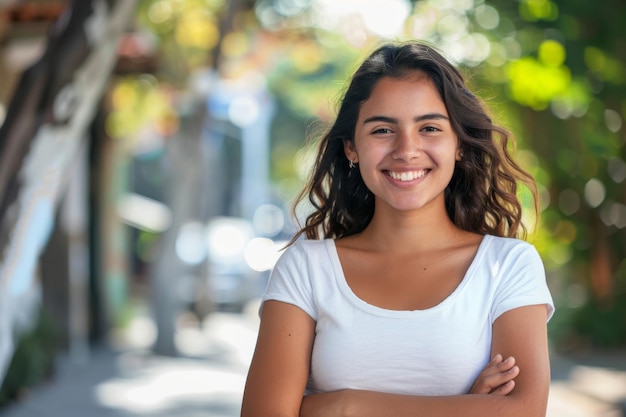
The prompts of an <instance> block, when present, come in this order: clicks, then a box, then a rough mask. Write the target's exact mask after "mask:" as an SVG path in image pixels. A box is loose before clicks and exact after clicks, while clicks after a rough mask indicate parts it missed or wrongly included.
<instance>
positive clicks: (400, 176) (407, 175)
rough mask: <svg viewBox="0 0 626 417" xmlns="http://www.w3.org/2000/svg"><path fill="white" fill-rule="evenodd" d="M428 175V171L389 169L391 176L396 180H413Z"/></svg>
mask: <svg viewBox="0 0 626 417" xmlns="http://www.w3.org/2000/svg"><path fill="white" fill-rule="evenodd" d="M424 175H426V171H425V170H422V171H409V172H406V171H404V172H393V171H389V176H390V177H391V178H393V179H394V180H400V181H413V180H414V179H417V178H421V177H423V176H424Z"/></svg>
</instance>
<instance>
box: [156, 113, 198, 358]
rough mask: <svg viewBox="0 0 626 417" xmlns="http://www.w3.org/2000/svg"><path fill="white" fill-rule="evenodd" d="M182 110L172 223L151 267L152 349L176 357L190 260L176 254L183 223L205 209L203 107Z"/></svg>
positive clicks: (175, 141) (173, 160)
mask: <svg viewBox="0 0 626 417" xmlns="http://www.w3.org/2000/svg"><path fill="white" fill-rule="evenodd" d="M187 104H188V106H189V107H187V108H186V109H182V114H181V128H180V130H179V132H178V133H177V134H176V135H175V136H173V137H172V138H170V139H169V140H168V142H167V143H166V152H167V154H166V160H167V163H168V175H167V183H166V188H167V191H166V197H165V198H166V204H167V205H168V206H169V207H170V210H171V213H172V223H171V226H170V227H169V228H168V229H167V230H166V231H165V232H164V233H163V235H162V237H161V241H160V248H159V255H158V256H157V259H156V261H155V262H154V263H153V264H152V265H151V267H150V297H151V306H152V314H153V318H154V321H155V325H156V330H157V338H156V341H155V343H154V346H153V351H154V352H155V353H156V354H159V355H165V356H176V355H178V348H177V347H176V321H177V319H178V315H179V314H180V312H181V311H182V307H183V305H182V297H181V294H180V289H181V279H182V278H184V276H185V275H186V274H187V273H188V271H187V269H188V267H189V266H188V265H185V264H184V262H183V260H182V259H181V258H180V256H179V255H178V253H177V243H178V239H179V238H180V237H181V236H180V232H181V229H182V227H183V226H184V225H185V224H187V223H189V222H197V221H198V219H199V218H200V216H201V211H202V193H203V190H202V185H203V181H202V174H203V172H204V168H203V163H204V159H203V154H202V145H201V141H202V128H203V123H204V121H203V118H204V106H202V105H200V104H199V103H195V102H190V103H187Z"/></svg>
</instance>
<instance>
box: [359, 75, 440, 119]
mask: <svg viewBox="0 0 626 417" xmlns="http://www.w3.org/2000/svg"><path fill="white" fill-rule="evenodd" d="M432 111H437V112H440V113H443V114H447V109H446V106H445V104H444V102H443V100H442V99H441V96H440V94H439V91H438V90H437V87H436V86H435V84H434V82H433V81H432V80H431V79H430V77H429V76H428V75H426V74H424V73H422V72H413V73H411V74H409V75H407V76H404V77H402V78H393V77H382V78H381V79H380V80H378V82H377V83H376V85H375V86H374V88H373V89H372V92H371V94H370V96H369V98H368V99H367V100H365V101H363V103H362V104H361V109H360V112H359V113H360V115H363V114H364V113H370V112H382V113H392V112H401V113H407V112H408V113H422V112H432ZM414 115H415V114H412V115H411V116H414Z"/></svg>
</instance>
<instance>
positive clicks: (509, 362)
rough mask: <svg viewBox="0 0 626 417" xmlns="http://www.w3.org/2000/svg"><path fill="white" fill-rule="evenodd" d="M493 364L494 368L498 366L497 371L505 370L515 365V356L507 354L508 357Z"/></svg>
mask: <svg viewBox="0 0 626 417" xmlns="http://www.w3.org/2000/svg"><path fill="white" fill-rule="evenodd" d="M495 366H496V368H498V371H499V372H504V371H507V370H509V369H511V368H513V366H515V358H514V357H513V356H509V357H508V358H506V359H505V360H503V361H502V362H500V363H498V364H496V365H495Z"/></svg>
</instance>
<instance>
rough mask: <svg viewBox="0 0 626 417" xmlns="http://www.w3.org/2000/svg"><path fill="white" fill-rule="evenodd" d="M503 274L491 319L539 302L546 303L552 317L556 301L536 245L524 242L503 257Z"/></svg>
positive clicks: (549, 316)
mask: <svg viewBox="0 0 626 417" xmlns="http://www.w3.org/2000/svg"><path fill="white" fill-rule="evenodd" d="M500 274H501V276H500V282H499V284H498V287H497V289H496V293H495V298H494V302H493V304H492V311H491V314H492V321H495V320H496V319H497V318H498V317H500V316H501V315H502V314H503V313H506V312H507V311H509V310H512V309H514V308H518V307H523V306H529V305H539V304H545V306H546V309H547V314H548V320H550V318H551V317H552V315H553V314H554V303H553V301H552V296H551V295H550V291H549V289H548V285H547V283H546V273H545V269H544V267H543V262H542V260H541V257H540V256H539V254H538V253H537V250H536V249H535V247H534V246H532V245H530V244H528V243H525V242H523V243H520V245H518V246H517V247H515V248H513V249H512V250H511V251H510V253H509V254H508V256H507V257H506V258H505V259H504V260H503V262H502V265H501V269H500Z"/></svg>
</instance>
